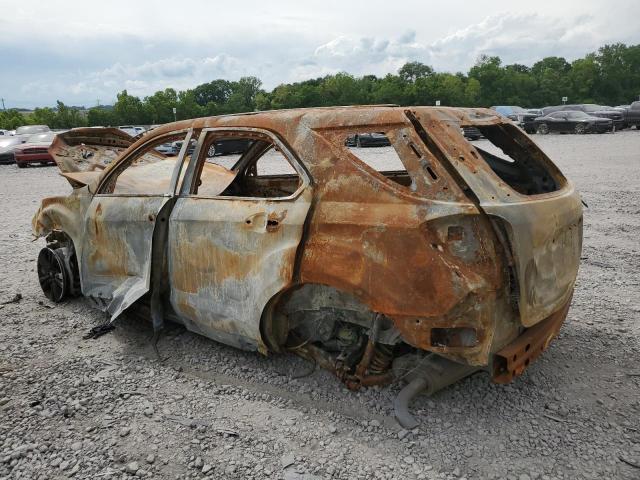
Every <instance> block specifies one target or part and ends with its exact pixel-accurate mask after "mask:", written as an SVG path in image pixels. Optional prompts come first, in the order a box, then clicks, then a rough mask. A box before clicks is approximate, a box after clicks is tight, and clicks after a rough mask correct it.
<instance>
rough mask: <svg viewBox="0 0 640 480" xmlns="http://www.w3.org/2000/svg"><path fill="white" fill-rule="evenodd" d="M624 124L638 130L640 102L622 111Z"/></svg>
mask: <svg viewBox="0 0 640 480" xmlns="http://www.w3.org/2000/svg"><path fill="white" fill-rule="evenodd" d="M623 115H624V122H625V124H626V125H627V126H629V127H633V126H635V127H636V130H640V101H637V102H633V103H632V104H631V105H630V106H629V108H627V109H625V110H624V111H623Z"/></svg>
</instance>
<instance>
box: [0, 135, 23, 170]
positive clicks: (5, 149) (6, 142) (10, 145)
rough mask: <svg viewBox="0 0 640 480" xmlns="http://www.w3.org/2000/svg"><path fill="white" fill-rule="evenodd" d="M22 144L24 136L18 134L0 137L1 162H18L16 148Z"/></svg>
mask: <svg viewBox="0 0 640 480" xmlns="http://www.w3.org/2000/svg"><path fill="white" fill-rule="evenodd" d="M21 144H22V138H21V137H17V136H14V135H12V136H6V137H2V138H0V164H4V165H8V164H11V163H16V159H15V155H14V153H13V152H14V150H15V148H16V147H17V146H18V145H21Z"/></svg>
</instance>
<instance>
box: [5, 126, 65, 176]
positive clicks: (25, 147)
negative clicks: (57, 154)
mask: <svg viewBox="0 0 640 480" xmlns="http://www.w3.org/2000/svg"><path fill="white" fill-rule="evenodd" d="M55 137H56V134H55V133H54V132H46V133H37V134H35V135H31V136H30V137H29V138H28V139H27V141H26V142H25V143H23V144H22V145H18V146H17V147H16V148H15V150H14V156H15V159H16V164H17V165H18V167H20V168H25V167H26V166H27V165H29V164H30V163H39V164H41V165H55V164H56V162H55V161H54V160H53V157H52V156H51V155H49V147H50V146H51V143H52V142H53V139H54V138H55Z"/></svg>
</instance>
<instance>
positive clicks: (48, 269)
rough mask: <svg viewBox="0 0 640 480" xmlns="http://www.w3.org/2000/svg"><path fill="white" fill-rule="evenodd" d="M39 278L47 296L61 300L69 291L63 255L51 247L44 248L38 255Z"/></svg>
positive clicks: (55, 300)
mask: <svg viewBox="0 0 640 480" xmlns="http://www.w3.org/2000/svg"><path fill="white" fill-rule="evenodd" d="M38 280H39V281H40V287H42V291H43V292H44V294H45V295H46V297H47V298H48V299H49V300H51V301H52V302H56V303H58V302H60V301H62V299H63V298H64V297H65V295H66V293H67V287H66V280H67V279H66V272H65V269H64V264H63V262H62V258H61V255H59V254H58V253H57V252H56V251H55V250H53V249H51V248H43V249H42V250H40V254H39V255H38Z"/></svg>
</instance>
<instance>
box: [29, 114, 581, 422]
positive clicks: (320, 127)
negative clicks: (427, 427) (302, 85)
mask: <svg viewBox="0 0 640 480" xmlns="http://www.w3.org/2000/svg"><path fill="white" fill-rule="evenodd" d="M461 127H463V128H464V127H473V128H477V129H478V130H480V131H481V132H482V134H483V135H484V136H485V137H486V138H487V139H489V140H490V141H491V142H492V143H493V144H494V145H495V146H496V147H497V149H498V150H500V151H502V152H503V153H504V154H506V155H508V156H509V158H507V159H503V158H501V157H500V156H499V155H496V154H492V153H489V152H488V151H485V150H483V149H481V148H480V147H478V146H475V145H473V144H471V143H470V142H468V141H467V140H466V139H465V138H464V136H463V134H462V133H461ZM368 132H384V134H385V135H386V136H387V137H388V138H389V141H390V143H391V145H392V146H393V148H394V150H395V151H396V152H397V155H398V157H399V158H400V160H401V162H402V167H403V168H400V169H397V170H394V171H378V170H376V169H374V168H372V167H371V166H369V165H368V164H367V163H365V162H364V161H362V160H361V159H360V158H358V156H357V154H356V153H357V152H355V151H354V150H351V149H349V148H348V147H347V146H346V145H345V140H346V139H347V138H349V137H350V136H353V135H356V134H359V133H360V134H363V133H368ZM177 137H180V138H181V139H183V148H182V150H181V151H180V153H179V155H178V156H177V157H170V158H169V157H164V156H163V155H161V154H159V153H157V152H155V153H153V154H152V155H147V154H145V155H141V153H140V152H142V151H143V150H144V149H147V150H146V151H151V150H149V149H151V148H152V147H153V145H155V144H162V143H166V142H168V141H173V140H175V139H176V138H177ZM221 139H226V140H229V139H244V140H249V141H250V142H251V146H250V147H249V148H248V149H247V150H246V151H245V152H244V153H243V154H242V155H241V156H240V158H239V159H238V161H237V162H236V163H235V165H232V166H228V167H223V166H220V165H217V164H215V163H210V162H209V161H208V160H207V159H206V152H207V150H208V147H209V146H210V145H212V144H215V142H216V141H220V140H221ZM192 140H197V146H196V148H195V150H194V151H193V152H192V153H188V152H187V149H186V145H188V144H189V143H190V142H191V141H192ZM191 143H193V142H191ZM50 151H51V154H52V156H53V157H54V159H55V160H56V162H57V163H58V165H59V167H60V169H61V171H62V172H63V175H64V176H65V177H66V178H67V179H68V180H69V182H70V183H71V184H72V185H73V186H74V191H73V193H72V194H71V195H69V196H68V197H56V198H48V199H45V200H44V201H43V202H42V206H41V207H40V209H39V211H38V212H37V214H36V215H35V217H34V219H33V229H34V233H35V235H36V236H38V237H46V238H47V239H48V243H49V245H48V247H47V249H45V250H47V252H48V253H47V255H48V258H49V264H51V262H52V261H53V262H54V263H57V264H58V265H59V267H58V270H60V273H59V274H56V273H55V272H53V273H47V271H46V270H47V265H48V264H47V263H46V261H47V258H44V259H43V267H42V269H40V268H39V273H40V276H41V282H42V279H43V278H44V279H45V282H44V284H43V288H44V289H45V292H47V293H48V295H50V298H53V297H55V299H57V298H58V297H59V296H60V297H62V296H64V294H66V293H71V294H74V293H78V294H79V293H82V294H83V295H85V296H86V297H88V298H90V299H92V300H93V301H94V302H95V303H96V305H98V306H99V307H101V308H102V309H104V310H106V311H108V312H109V313H110V315H111V318H112V319H115V318H116V317H117V316H118V315H120V314H121V313H122V312H123V311H125V310H126V309H128V308H129V307H131V306H133V305H137V306H139V305H144V306H146V307H147V311H148V312H149V315H150V317H151V319H152V321H153V325H154V328H155V329H156V330H157V331H159V330H161V328H162V326H163V322H164V321H165V320H167V319H170V320H174V321H178V322H181V323H183V324H184V325H185V326H186V327H187V328H188V329H189V330H192V331H194V332H197V333H200V334H202V335H205V336H207V337H209V338H212V339H214V340H217V341H220V342H224V343H226V344H229V345H233V346H235V347H238V348H243V349H250V350H258V351H260V352H262V353H265V354H266V353H267V352H282V351H290V352H294V353H296V354H298V355H301V356H303V357H305V358H309V359H312V360H313V361H315V362H317V363H318V364H319V365H321V366H323V367H325V368H328V369H330V370H332V371H333V372H335V373H336V374H337V375H338V376H339V377H340V378H341V379H342V380H343V381H344V382H345V383H346V384H347V385H348V386H349V387H351V388H358V387H360V386H366V385H373V384H384V383H388V382H391V381H394V380H397V379H400V378H404V379H405V380H408V381H411V382H413V381H414V380H415V382H413V389H414V390H416V389H417V390H419V389H422V388H424V387H425V386H426V384H425V380H424V379H425V378H428V377H429V375H430V372H429V371H428V369H429V368H428V367H425V365H427V366H428V365H429V364H430V363H432V364H433V365H432V367H433V369H432V370H433V371H438V372H440V373H439V375H440V377H441V378H440V377H439V378H440V379H439V380H438V379H436V378H431V380H430V381H431V382H432V383H433V384H438V382H440V383H442V384H443V385H444V384H445V383H450V382H451V381H452V379H454V380H455V379H457V378H462V377H464V376H466V375H468V374H469V373H471V372H473V371H476V370H477V369H485V370H488V371H489V372H490V374H491V375H492V378H493V379H494V381H496V382H503V383H504V382H508V381H510V380H511V379H512V378H513V377H515V376H517V375H519V374H521V373H522V371H523V370H524V369H525V368H526V367H527V366H528V365H529V363H530V362H531V361H532V360H533V359H535V358H536V357H537V356H538V355H539V354H540V352H542V351H543V350H544V349H545V348H546V347H547V346H548V344H549V342H550V341H551V339H552V338H554V337H555V336H556V335H557V333H558V330H559V328H560V325H561V324H562V322H563V321H564V319H565V317H566V314H567V310H568V307H569V304H570V301H571V298H572V294H573V289H574V283H575V279H576V274H577V270H578V264H579V259H580V251H581V244H582V205H581V200H580V197H579V195H578V193H577V192H576V190H575V188H574V186H573V184H572V183H571V182H570V181H569V180H567V179H566V178H565V177H564V176H563V175H562V173H561V172H560V171H559V169H558V168H557V167H556V166H555V165H554V164H553V163H552V162H551V160H549V158H548V157H547V156H546V155H545V154H544V153H543V152H542V151H541V150H540V149H539V148H538V147H537V146H536V145H535V144H534V143H533V142H532V140H531V139H529V137H527V136H526V135H525V134H524V133H523V132H522V131H521V130H519V129H518V128H517V127H515V126H514V125H513V124H511V123H509V122H508V120H505V119H501V118H500V117H499V116H498V115H497V114H496V113H495V112H493V111H491V110H485V109H456V108H440V107H435V108H432V107H407V108H401V107H393V106H373V107H372V106H362V107H336V108H317V109H300V110H287V111H274V112H259V113H252V114H244V115H229V116H221V117H211V118H201V119H195V120H189V121H182V122H177V123H173V124H168V125H165V126H163V127H160V128H157V129H155V130H153V132H151V133H149V134H148V135H146V136H144V137H143V138H140V139H138V140H137V141H135V142H134V143H132V139H130V138H128V136H126V134H123V133H122V132H119V131H117V130H115V129H103V130H101V129H84V130H83V129H79V130H73V131H71V132H68V133H66V134H63V135H59V136H58V138H57V139H56V141H55V143H54V144H53V145H52V147H51V150H50ZM267 151H271V152H274V151H275V152H278V153H279V154H281V155H282V157H284V159H285V160H286V162H287V163H288V166H289V167H290V172H288V173H286V174H271V175H269V174H267V175H262V174H260V173H259V171H258V170H259V168H257V167H256V165H258V164H259V163H258V162H259V160H260V158H261V157H262V156H263V155H265V152H267ZM47 255H45V257H47ZM47 282H48V283H47ZM56 282H57V285H58V287H56V289H54V290H55V291H53V292H52V287H51V285H53V284H56ZM47 288H49V290H47ZM62 290H64V292H63V294H61V295H56V293H58V292H59V291H62ZM433 362H435V363H433ZM443 371H451V372H454V373H452V374H451V375H446V374H442V372H443ZM431 373H432V372H431ZM445 377H446V378H445ZM416 379H418V380H420V381H418V380H416ZM426 383H429V382H426ZM406 396H407V395H405V397H406ZM410 396H411V395H409V397H410ZM409 399H410V398H409ZM404 400H405V401H406V400H407V398H405V399H404ZM407 423H410V422H407Z"/></svg>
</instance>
